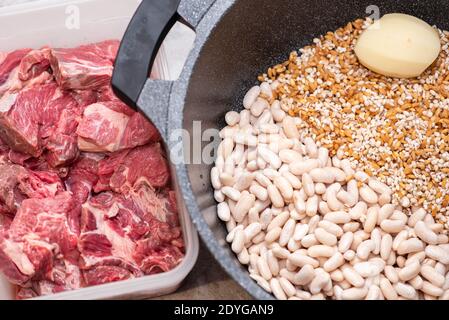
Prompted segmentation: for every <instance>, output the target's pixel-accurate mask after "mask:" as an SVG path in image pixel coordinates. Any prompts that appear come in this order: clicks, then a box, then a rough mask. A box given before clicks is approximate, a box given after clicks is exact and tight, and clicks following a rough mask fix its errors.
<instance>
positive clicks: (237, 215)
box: [223, 188, 256, 222]
mask: <svg viewBox="0 0 449 320" xmlns="http://www.w3.org/2000/svg"><path fill="white" fill-rule="evenodd" d="M223 189H224V188H223ZM234 190H235V189H234ZM237 192H238V191H237ZM233 200H234V199H233ZM234 201H235V200H234ZM255 201H256V197H255V196H254V195H253V194H250V193H249V192H247V191H244V192H242V193H241V195H240V199H238V201H237V204H236V206H235V208H234V210H233V211H232V213H233V217H234V219H235V221H236V222H242V221H243V219H244V218H245V217H246V215H247V214H248V212H249V210H250V209H251V208H252V207H254V204H255Z"/></svg>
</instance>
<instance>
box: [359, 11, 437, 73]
mask: <svg viewBox="0 0 449 320" xmlns="http://www.w3.org/2000/svg"><path fill="white" fill-rule="evenodd" d="M440 50H441V43H440V37H439V35H438V32H437V31H436V30H435V29H434V28H432V27H431V26H430V25H429V24H427V23H426V22H424V21H422V20H421V19H418V18H416V17H413V16H410V15H406V14H400V13H393V14H387V15H385V16H383V17H382V18H381V19H380V20H378V21H376V22H375V23H374V24H372V25H371V26H370V27H369V28H368V29H367V30H365V31H364V32H363V33H362V34H361V36H360V38H359V40H358V41H357V44H356V46H355V53H356V55H357V57H358V59H359V61H360V63H362V64H363V65H364V66H365V67H367V68H368V69H370V70H372V71H374V72H377V73H380V74H383V75H385V76H390V77H398V78H412V77H417V76H419V75H420V74H421V73H423V72H424V71H425V70H426V69H427V68H428V67H429V66H430V65H431V64H432V63H433V62H434V61H435V59H436V58H437V57H438V55H439V53H440Z"/></svg>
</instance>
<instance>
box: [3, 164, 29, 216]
mask: <svg viewBox="0 0 449 320" xmlns="http://www.w3.org/2000/svg"><path fill="white" fill-rule="evenodd" d="M24 174H26V169H25V168H23V167H21V166H19V165H13V164H9V163H0V203H2V204H4V210H5V211H7V212H8V213H15V212H16V210H17V208H18V207H19V205H20V204H21V203H22V201H23V200H24V198H25V196H24V195H23V194H21V192H20V190H19V188H18V185H19V176H22V175H24Z"/></svg>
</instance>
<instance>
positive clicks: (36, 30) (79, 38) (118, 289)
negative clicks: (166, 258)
mask: <svg viewBox="0 0 449 320" xmlns="http://www.w3.org/2000/svg"><path fill="white" fill-rule="evenodd" d="M139 3H140V0H114V1H111V0H40V1H34V2H31V3H27V4H20V5H14V6H9V7H3V8H0V51H3V52H7V51H11V50H14V49H19V48H39V47H42V46H45V45H49V46H51V47H75V46H78V45H81V44H87V43H92V42H98V41H102V40H106V39H121V38H122V36H123V34H124V32H125V29H126V27H127V25H128V23H129V21H130V19H131V17H132V15H133V13H134V11H135V9H136V8H137V6H138V5H139ZM151 77H152V78H158V79H169V78H170V70H169V68H168V61H167V60H166V55H165V49H164V46H162V48H161V50H160V51H159V53H158V56H157V58H156V61H155V65H154V67H153V70H152V73H151ZM172 176H174V175H173V174H172ZM174 185H176V184H175V183H174ZM178 191H179V190H178ZM177 194H178V195H180V192H177ZM178 208H179V215H180V222H181V226H182V230H183V235H184V241H185V245H186V254H185V257H184V259H183V261H182V262H181V263H180V264H179V265H178V266H177V267H176V268H175V269H173V270H171V271H169V272H165V273H161V274H157V275H150V276H145V277H141V278H136V279H131V280H125V281H120V282H113V283H108V284H104V285H98V286H92V287H87V288H83V289H79V290H73V291H67V292H63V293H58V294H53V295H49V296H44V297H39V298H37V299H113V298H129V299H131V298H133V299H135V298H143V297H155V296H160V295H164V294H168V293H171V292H173V291H175V290H176V289H177V288H178V287H179V285H180V284H181V282H182V281H183V280H184V278H185V277H186V276H187V275H188V274H189V272H190V271H191V270H192V268H193V266H194V264H195V262H196V260H197V257H198V250H199V244H198V235H197V233H196V230H195V228H194V226H193V224H192V222H191V220H190V217H189V215H188V213H187V210H186V208H185V206H184V204H183V203H182V201H180V199H179V197H178ZM14 297H15V288H14V286H12V285H11V284H9V283H8V281H7V280H6V279H4V278H0V299H3V300H4V299H14Z"/></svg>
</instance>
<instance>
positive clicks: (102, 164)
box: [94, 149, 130, 193]
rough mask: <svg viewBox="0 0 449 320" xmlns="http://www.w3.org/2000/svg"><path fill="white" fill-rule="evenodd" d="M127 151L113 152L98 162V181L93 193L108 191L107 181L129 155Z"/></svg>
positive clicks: (109, 188)
mask: <svg viewBox="0 0 449 320" xmlns="http://www.w3.org/2000/svg"><path fill="white" fill-rule="evenodd" d="M129 151H130V150H129V149H125V150H122V151H118V152H114V153H112V154H111V155H109V156H108V157H106V158H104V159H102V160H100V161H99V162H98V177H99V180H98V182H97V184H96V185H95V186H94V191H95V192H97V193H98V192H101V191H110V190H111V186H110V185H109V180H110V179H111V177H112V175H113V174H114V172H115V170H116V168H117V167H118V166H119V165H120V164H121V163H122V162H123V161H124V159H125V157H126V156H127V155H128V153H129Z"/></svg>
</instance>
